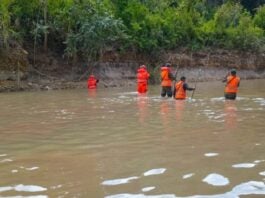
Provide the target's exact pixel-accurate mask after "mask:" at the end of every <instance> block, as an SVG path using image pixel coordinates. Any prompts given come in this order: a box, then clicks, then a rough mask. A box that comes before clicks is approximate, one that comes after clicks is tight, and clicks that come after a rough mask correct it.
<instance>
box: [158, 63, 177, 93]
mask: <svg viewBox="0 0 265 198" xmlns="http://www.w3.org/2000/svg"><path fill="white" fill-rule="evenodd" d="M170 66H171V64H170V63H166V65H163V66H162V67H161V73H160V77H161V87H162V90H161V96H162V97H165V96H166V95H167V96H168V97H172V88H171V87H172V80H174V75H173V74H172V73H171V70H170Z"/></svg>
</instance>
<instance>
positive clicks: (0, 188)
mask: <svg viewBox="0 0 265 198" xmlns="http://www.w3.org/2000/svg"><path fill="white" fill-rule="evenodd" d="M10 190H13V187H11V186H3V187H0V192H5V191H10Z"/></svg>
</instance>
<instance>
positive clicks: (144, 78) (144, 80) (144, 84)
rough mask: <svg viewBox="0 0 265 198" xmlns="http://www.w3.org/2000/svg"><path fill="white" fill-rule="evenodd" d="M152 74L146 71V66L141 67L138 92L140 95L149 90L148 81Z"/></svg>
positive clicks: (138, 75) (138, 76) (138, 77)
mask: <svg viewBox="0 0 265 198" xmlns="http://www.w3.org/2000/svg"><path fill="white" fill-rule="evenodd" d="M149 77H150V74H149V73H148V71H147V70H146V66H145V65H141V66H140V68H139V69H138V70H137V91H138V92H139V93H146V92H147V90H148V79H149Z"/></svg>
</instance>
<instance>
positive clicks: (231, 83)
mask: <svg viewBox="0 0 265 198" xmlns="http://www.w3.org/2000/svg"><path fill="white" fill-rule="evenodd" d="M223 82H225V83H226V85H225V93H224V95H225V99H226V100H235V99H236V95H237V91H238V87H239V84H240V78H239V77H238V76H237V75H236V70H235V69H232V70H231V72H230V75H228V76H226V77H225V79H224V80H223Z"/></svg>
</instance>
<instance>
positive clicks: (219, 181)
mask: <svg viewBox="0 0 265 198" xmlns="http://www.w3.org/2000/svg"><path fill="white" fill-rule="evenodd" d="M202 181H203V182H205V183H208V184H210V185H213V186H225V185H227V184H229V180H228V178H226V177H224V176H222V175H219V174H217V173H211V174H209V175H207V176H206V177H205V178H204V179H203V180H202Z"/></svg>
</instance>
